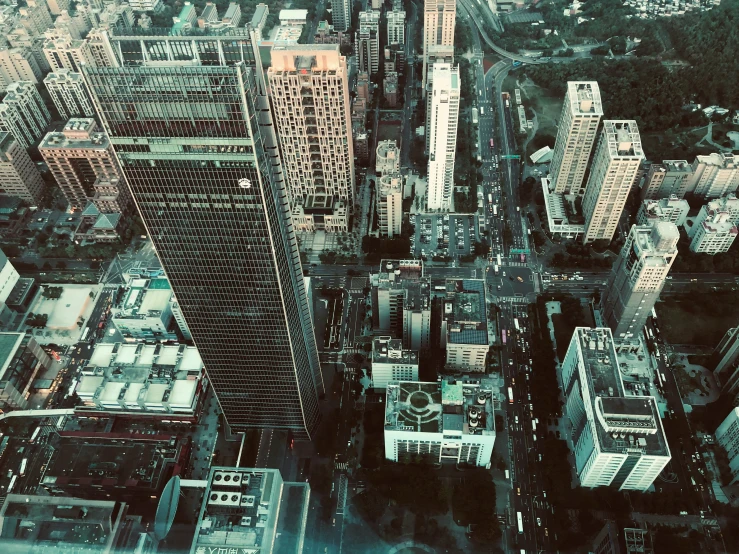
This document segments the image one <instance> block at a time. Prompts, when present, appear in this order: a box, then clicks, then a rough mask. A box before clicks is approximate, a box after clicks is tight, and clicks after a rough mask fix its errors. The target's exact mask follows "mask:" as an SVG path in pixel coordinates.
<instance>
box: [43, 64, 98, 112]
mask: <svg viewBox="0 0 739 554" xmlns="http://www.w3.org/2000/svg"><path fill="white" fill-rule="evenodd" d="M44 85H46V90H47V91H49V96H51V100H52V102H54V105H55V106H56V109H57V111H58V112H59V115H60V116H61V117H62V119H69V118H71V117H94V116H95V108H93V106H92V102H91V101H90V97H89V96H88V94H87V89H86V88H85V82H84V80H83V79H82V74H81V73H75V72H74V71H70V70H69V69H65V68H63V69H58V70H56V71H53V72H51V73H49V74H48V75H47V76H46V78H45V79H44Z"/></svg>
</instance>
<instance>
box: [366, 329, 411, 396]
mask: <svg viewBox="0 0 739 554" xmlns="http://www.w3.org/2000/svg"><path fill="white" fill-rule="evenodd" d="M390 381H418V352H417V351H415V350H405V349H404V348H403V341H402V340H401V339H394V338H392V337H375V338H374V339H373V340H372V386H373V387H374V388H376V389H384V388H386V387H387V385H388V383H389V382H390Z"/></svg>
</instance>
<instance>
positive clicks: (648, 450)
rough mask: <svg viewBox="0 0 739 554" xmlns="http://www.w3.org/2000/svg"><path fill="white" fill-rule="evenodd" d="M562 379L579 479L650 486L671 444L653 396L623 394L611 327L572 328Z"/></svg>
mask: <svg viewBox="0 0 739 554" xmlns="http://www.w3.org/2000/svg"><path fill="white" fill-rule="evenodd" d="M562 383H563V386H564V390H563V393H564V396H565V413H566V415H567V417H568V418H569V420H570V423H571V425H572V436H571V439H572V444H573V446H574V452H573V454H574V457H575V470H576V471H577V476H578V478H579V480H580V485H581V486H583V487H590V488H593V487H611V488H614V489H617V490H620V491H623V490H636V491H643V492H644V491H646V490H648V489H649V488H650V487H651V486H652V483H653V482H654V480H655V479H656V478H657V476H658V475H659V474H660V473H661V472H662V470H663V469H664V467H665V466H666V465H667V464H668V463H669V462H670V457H671V456H670V448H669V446H668V445H667V438H666V437H665V433H664V430H663V429H662V421H661V419H660V414H659V410H658V408H657V403H656V402H655V400H654V397H652V396H626V394H625V391H624V385H623V381H622V380H621V373H620V371H619V361H618V358H617V357H616V350H615V348H614V344H613V337H612V335H611V330H610V329H607V328H597V329H589V328H586V327H577V328H576V329H575V331H574V333H573V335H572V340H571V341H570V346H569V348H568V349H567V354H566V355H565V358H564V360H563V362H562Z"/></svg>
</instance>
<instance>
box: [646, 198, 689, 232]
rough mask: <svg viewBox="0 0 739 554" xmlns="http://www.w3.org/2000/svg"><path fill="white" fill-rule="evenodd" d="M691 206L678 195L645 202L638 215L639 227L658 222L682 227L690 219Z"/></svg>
mask: <svg viewBox="0 0 739 554" xmlns="http://www.w3.org/2000/svg"><path fill="white" fill-rule="evenodd" d="M689 212H690V204H688V201H687V200H685V199H682V200H681V199H678V197H677V196H676V195H674V194H673V195H672V196H670V197H669V198H661V199H660V200H644V201H643V202H642V204H641V206H639V211H638V212H637V214H636V224H637V225H650V224H652V223H654V222H656V221H669V222H670V223H674V224H675V225H677V226H678V227H682V226H683V225H684V224H685V221H686V220H687V218H688V213H689Z"/></svg>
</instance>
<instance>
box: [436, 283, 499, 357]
mask: <svg viewBox="0 0 739 554" xmlns="http://www.w3.org/2000/svg"><path fill="white" fill-rule="evenodd" d="M487 318H488V316H487V305H486V303H485V281H483V280H479V279H447V281H446V298H445V299H444V302H443V312H442V314H441V340H442V345H443V346H446V368H447V369H455V370H460V371H475V372H484V371H485V359H486V357H487V354H488V351H489V350H490V340H489V337H488V320H487Z"/></svg>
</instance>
